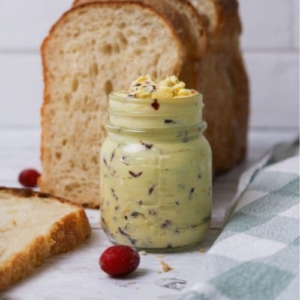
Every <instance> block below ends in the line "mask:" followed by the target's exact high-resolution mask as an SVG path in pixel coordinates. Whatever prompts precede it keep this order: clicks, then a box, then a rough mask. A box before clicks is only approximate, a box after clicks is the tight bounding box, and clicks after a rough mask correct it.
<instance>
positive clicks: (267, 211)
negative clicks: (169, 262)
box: [179, 141, 299, 300]
mask: <svg viewBox="0 0 300 300" xmlns="http://www.w3.org/2000/svg"><path fill="white" fill-rule="evenodd" d="M199 268H200V269H199V270H198V271H197V272H196V273H197V278H195V282H196V284H194V285H192V286H191V287H188V288H187V290H186V291H185V292H184V293H183V294H182V295H181V297H180V298H179V299H180V300H196V299H197V300H198V299H201V300H212V299H215V300H228V299H230V300H233V299H234V300H238V299H241V300H249V299H255V300H271V299H276V300H296V299H297V300H298V299H299V141H297V142H294V143H292V144H281V145H278V146H277V147H275V149H273V150H272V151H271V152H270V153H268V154H267V155H266V156H265V157H264V158H263V159H262V160H261V161H259V162H258V163H256V164H255V165H254V166H253V167H251V168H250V169H249V170H248V171H247V172H245V173H244V174H243V176H242V177H241V179H240V183H239V188H238V193H237V196H236V197H235V198H234V199H233V201H232V203H231V205H230V207H229V210H228V218H227V223H226V225H225V227H224V229H223V231H222V233H221V235H220V236H219V238H218V239H217V241H216V242H215V243H214V245H213V246H212V248H211V249H210V250H209V251H208V253H207V256H206V259H205V263H204V265H202V266H199Z"/></svg>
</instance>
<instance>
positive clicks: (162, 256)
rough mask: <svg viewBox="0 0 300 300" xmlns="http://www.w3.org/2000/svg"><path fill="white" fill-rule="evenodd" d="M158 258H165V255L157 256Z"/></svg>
mask: <svg viewBox="0 0 300 300" xmlns="http://www.w3.org/2000/svg"><path fill="white" fill-rule="evenodd" d="M156 257H157V258H164V257H165V256H164V255H163V254H159V255H156Z"/></svg>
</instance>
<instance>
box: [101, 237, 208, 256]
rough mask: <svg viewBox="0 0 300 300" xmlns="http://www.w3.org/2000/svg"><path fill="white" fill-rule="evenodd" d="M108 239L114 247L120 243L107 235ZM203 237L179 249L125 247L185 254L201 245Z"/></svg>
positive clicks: (148, 251)
mask: <svg viewBox="0 0 300 300" xmlns="http://www.w3.org/2000/svg"><path fill="white" fill-rule="evenodd" d="M106 235H107V237H108V240H109V241H110V242H111V243H112V244H114V245H120V243H118V242H116V241H115V239H114V238H113V237H111V236H110V235H109V234H106ZM204 238H205V237H203V238H202V239H200V240H199V241H197V242H195V243H192V244H190V245H186V246H179V247H172V248H171V247H170V248H147V247H135V246H134V245H132V244H127V246H130V247H132V248H134V249H135V250H137V251H145V252H147V253H174V252H186V251H187V250H192V248H194V247H196V246H197V245H199V244H200V243H202V241H203V240H204Z"/></svg>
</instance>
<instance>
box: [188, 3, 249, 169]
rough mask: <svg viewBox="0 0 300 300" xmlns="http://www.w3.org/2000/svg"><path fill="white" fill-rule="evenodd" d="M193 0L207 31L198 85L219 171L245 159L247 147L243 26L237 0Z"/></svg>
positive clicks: (247, 101) (208, 135)
mask: <svg viewBox="0 0 300 300" xmlns="http://www.w3.org/2000/svg"><path fill="white" fill-rule="evenodd" d="M191 2H192V4H193V5H194V6H195V8H196V9H197V10H198V13H199V15H200V16H201V18H202V19H203V20H204V23H205V28H206V31H207V49H206V53H205V54H204V55H203V58H202V60H201V61H200V62H199V64H198V67H197V69H198V70H199V78H198V89H199V90H200V91H201V92H202V93H203V95H204V103H205V109H204V113H203V117H204V119H205V120H206V121H207V123H208V128H207V130H206V133H205V134H206V136H207V137H209V142H210V144H211V147H212V149H213V162H214V166H215V174H218V173H222V172H224V171H227V170H229V169H230V168H231V167H232V166H233V165H234V164H236V163H238V162H240V161H242V160H243V159H244V158H245V156H246V151H247V131H248V120H249V80H248V76H247V73H246V69H245V65H244V60H243V57H242V52H241V49H240V34H241V31H242V27H241V22H240V18H239V12H238V2H237V0H222V1H220V0H191ZM214 87H215V88H214Z"/></svg>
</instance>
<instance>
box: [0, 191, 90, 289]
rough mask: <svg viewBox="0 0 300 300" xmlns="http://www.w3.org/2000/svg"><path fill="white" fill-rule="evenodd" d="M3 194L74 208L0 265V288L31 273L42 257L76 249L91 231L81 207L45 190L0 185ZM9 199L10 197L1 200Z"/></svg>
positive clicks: (41, 261)
mask: <svg viewBox="0 0 300 300" xmlns="http://www.w3.org/2000/svg"><path fill="white" fill-rule="evenodd" d="M1 192H2V193H5V194H7V195H11V196H14V197H18V198H19V199H25V198H32V197H33V198H39V199H40V201H43V200H44V199H49V200H51V201H57V202H60V203H64V204H66V205H69V206H72V207H74V208H75V209H76V211H73V212H71V213H69V214H67V215H65V216H64V217H63V218H61V219H60V220H58V221H57V222H55V223H54V224H53V225H52V226H51V227H50V228H49V231H48V232H47V234H45V235H44V236H37V237H36V238H35V239H34V240H33V241H32V242H31V243H30V244H29V245H28V246H27V247H26V249H23V251H22V252H19V253H16V254H14V255H12V256H11V257H9V259H8V260H7V261H6V262H5V263H3V264H2V265H0V291H3V290H5V289H6V288H7V287H9V286H10V285H11V284H13V283H15V282H17V281H19V280H21V279H22V278H24V277H26V276H27V275H29V274H31V273H32V272H33V271H34V269H35V268H36V267H37V266H39V265H41V264H42V263H43V262H44V260H45V259H46V258H47V257H49V256H52V255H54V254H58V253H62V252H67V251H70V250H72V249H73V248H75V247H76V246H77V245H78V244H79V243H80V242H82V241H83V240H84V239H85V238H87V237H88V236H89V235H90V233H91V227H90V224H89V221H88V219H87V217H86V214H85V212H84V209H83V208H82V207H81V206H80V205H78V204H75V203H72V202H70V201H68V200H66V199H62V198H59V197H54V196H51V195H49V194H46V193H40V192H34V191H32V190H30V189H16V188H5V187H0V193H1ZM1 201H9V199H1Z"/></svg>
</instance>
